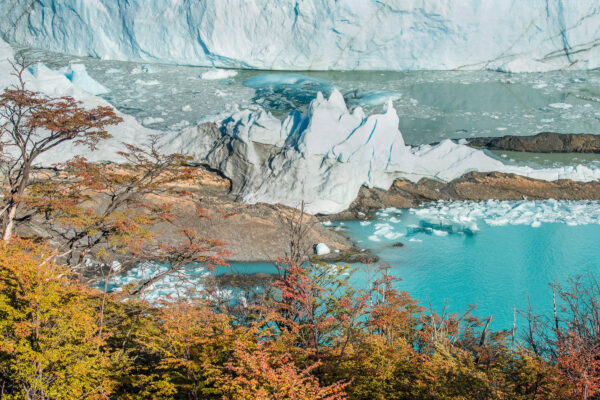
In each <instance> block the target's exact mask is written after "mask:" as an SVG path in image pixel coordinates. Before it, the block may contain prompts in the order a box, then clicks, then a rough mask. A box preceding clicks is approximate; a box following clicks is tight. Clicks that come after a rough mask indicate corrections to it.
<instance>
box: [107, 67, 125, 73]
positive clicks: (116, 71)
mask: <svg viewBox="0 0 600 400" xmlns="http://www.w3.org/2000/svg"><path fill="white" fill-rule="evenodd" d="M106 73H107V74H120V73H123V70H122V69H120V68H109V69H107V70H106Z"/></svg>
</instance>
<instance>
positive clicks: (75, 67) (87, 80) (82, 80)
mask: <svg viewBox="0 0 600 400" xmlns="http://www.w3.org/2000/svg"><path fill="white" fill-rule="evenodd" d="M58 72H60V73H61V74H63V75H64V76H65V77H66V78H67V79H68V80H70V81H71V82H73V84H74V85H77V86H79V87H80V88H82V89H83V90H85V91H86V92H88V93H90V94H94V95H99V94H106V93H108V92H109V91H110V90H108V89H107V88H106V87H104V86H103V85H102V84H100V83H98V82H97V81H95V80H94V79H93V78H92V77H91V76H89V75H88V73H87V71H86V69H85V65H83V64H70V65H69V66H68V67H64V68H61V69H59V70H58Z"/></svg>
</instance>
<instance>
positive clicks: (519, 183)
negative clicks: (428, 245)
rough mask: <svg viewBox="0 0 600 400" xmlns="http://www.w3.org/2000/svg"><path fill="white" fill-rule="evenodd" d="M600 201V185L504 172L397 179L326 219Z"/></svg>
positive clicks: (363, 193) (362, 194)
mask: <svg viewBox="0 0 600 400" xmlns="http://www.w3.org/2000/svg"><path fill="white" fill-rule="evenodd" d="M490 199H493V200H546V199H555V200H600V182H598V181H594V182H575V181H572V180H568V179H565V180H557V181H553V182H548V181H542V180H538V179H531V178H526V177H523V176H519V175H515V174H506V173H501V172H487V173H482V172H470V173H468V174H465V175H464V176H461V177H460V178H458V179H454V180H452V181H450V182H448V183H444V182H440V181H435V180H431V179H422V180H420V181H419V182H416V183H415V182H411V181H408V180H404V179H400V180H396V181H395V182H394V184H393V185H392V186H391V187H390V189H389V190H380V189H369V188H367V187H363V188H361V190H360V192H359V194H358V196H357V198H356V200H355V201H354V202H353V203H352V205H350V207H349V208H348V210H346V211H345V212H342V213H338V214H336V215H328V216H323V219H327V220H331V219H355V218H360V216H362V215H365V214H366V213H368V212H373V211H376V210H379V209H381V208H386V207H396V208H410V207H418V206H420V205H421V204H423V203H427V202H431V201H438V200H473V201H483V200H490Z"/></svg>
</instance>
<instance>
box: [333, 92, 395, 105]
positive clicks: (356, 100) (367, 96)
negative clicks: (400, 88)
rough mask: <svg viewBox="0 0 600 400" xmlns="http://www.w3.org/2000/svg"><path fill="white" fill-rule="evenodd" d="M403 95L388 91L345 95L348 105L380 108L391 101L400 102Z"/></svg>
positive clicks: (348, 93)
mask: <svg viewBox="0 0 600 400" xmlns="http://www.w3.org/2000/svg"><path fill="white" fill-rule="evenodd" d="M401 97H402V95H401V94H400V93H397V92H390V91H387V90H352V91H350V92H347V93H346V94H344V99H345V100H346V103H348V104H352V105H361V106H370V107H374V106H380V105H383V104H386V103H387V102H388V101H389V100H398V99H399V98H401Z"/></svg>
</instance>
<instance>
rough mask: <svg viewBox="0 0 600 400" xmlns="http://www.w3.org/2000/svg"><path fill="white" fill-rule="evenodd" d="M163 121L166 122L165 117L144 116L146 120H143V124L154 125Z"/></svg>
mask: <svg viewBox="0 0 600 400" xmlns="http://www.w3.org/2000/svg"><path fill="white" fill-rule="evenodd" d="M161 122H165V120H164V119H163V118H160V117H157V118H155V117H146V118H144V120H143V121H142V124H144V125H153V124H159V123H161Z"/></svg>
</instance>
